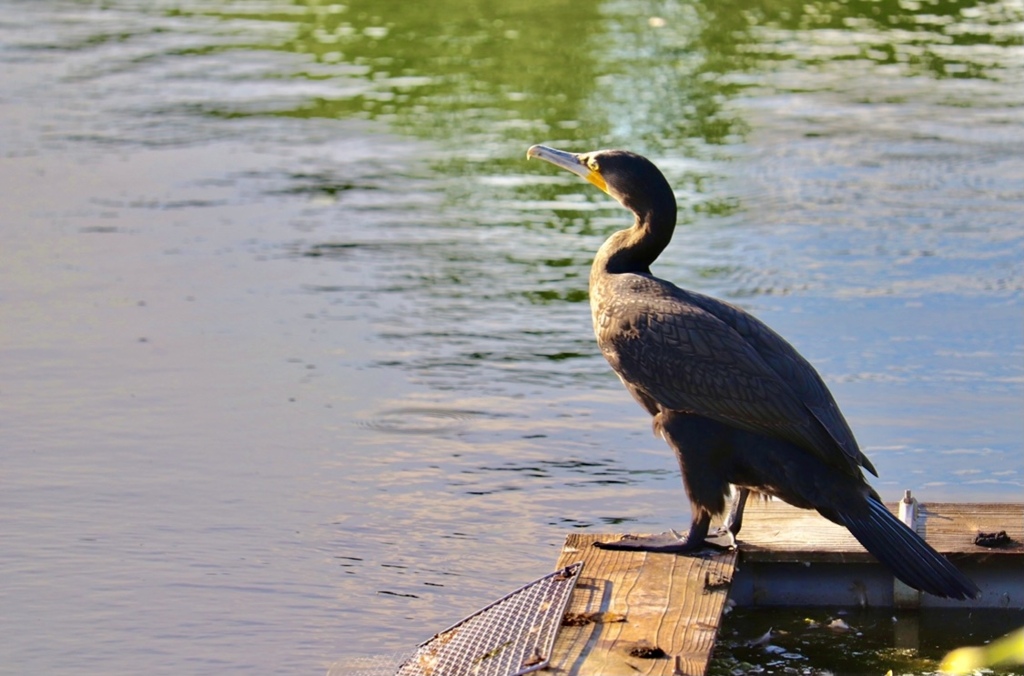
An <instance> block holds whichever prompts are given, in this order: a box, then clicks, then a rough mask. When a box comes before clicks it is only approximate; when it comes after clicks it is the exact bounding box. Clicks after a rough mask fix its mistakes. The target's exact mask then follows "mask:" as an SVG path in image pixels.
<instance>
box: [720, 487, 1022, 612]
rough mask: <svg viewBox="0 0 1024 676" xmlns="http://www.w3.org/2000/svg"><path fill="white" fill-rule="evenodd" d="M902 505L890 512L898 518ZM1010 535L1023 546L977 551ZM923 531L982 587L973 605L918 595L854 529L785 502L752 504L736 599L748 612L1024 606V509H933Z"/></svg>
mask: <svg viewBox="0 0 1024 676" xmlns="http://www.w3.org/2000/svg"><path fill="white" fill-rule="evenodd" d="M897 507H898V504H893V505H889V508H890V509H891V510H892V511H893V513H897V511H898V510H897ZM999 531H1005V532H1006V534H1007V535H1008V536H1009V537H1010V538H1011V539H1012V540H1013V541H1015V542H1016V544H1014V545H1011V546H1008V547H1001V548H995V549H990V548H986V547H980V546H978V545H976V544H974V539H975V537H976V536H977V534H978V533H979V532H983V533H992V532H996V533H998V532H999ZM917 532H918V533H919V534H920V535H921V536H922V537H924V538H925V539H926V540H927V541H928V543H929V544H931V545H932V546H933V547H935V549H936V550H938V551H939V552H941V553H942V554H945V555H947V556H948V557H949V558H950V560H951V561H953V563H954V564H956V566H957V567H958V568H960V570H961V571H963V572H964V574H966V575H967V576H968V577H970V578H971V579H972V580H974V582H975V583H977V584H978V586H979V587H981V591H982V595H981V597H980V598H978V599H975V600H971V601H955V600H951V599H941V598H938V597H935V596H931V595H928V594H916V593H915V592H913V591H911V590H910V589H909V588H907V587H906V586H905V585H903V584H902V583H900V582H898V581H896V580H894V578H893V576H892V574H891V573H890V572H889V571H888V570H887V569H886V568H885V567H883V566H881V565H880V564H878V562H877V561H875V559H874V557H873V556H871V555H870V554H869V553H868V552H867V551H865V550H864V548H863V547H861V545H860V543H858V542H857V541H856V540H855V539H854V538H853V536H852V535H850V534H849V532H847V531H846V529H844V528H842V527H840V526H837V525H835V524H833V523H831V522H829V521H827V520H825V519H824V518H822V517H821V516H819V515H818V514H817V513H816V512H813V511H809V510H802V509H796V508H795V507H790V506H789V505H787V504H785V503H782V502H778V501H772V502H762V503H760V504H751V505H750V506H749V507H748V508H747V512H746V515H745V517H744V520H743V530H742V531H741V532H740V537H739V547H740V559H741V564H740V566H739V569H738V570H739V572H738V574H737V575H736V576H735V580H734V584H733V586H732V590H731V594H730V596H731V598H732V599H733V600H734V601H736V602H737V603H738V604H740V605H868V606H874V607H888V606H894V605H898V606H901V607H913V606H918V605H920V606H922V607H956V608H1022V607H1024V575H1022V574H1021V572H1020V571H1022V570H1024V546H1022V545H1021V542H1022V541H1024V505H1022V504H987V503H981V504H978V503H973V504H964V503H929V504H924V505H920V506H919V510H918V518H917Z"/></svg>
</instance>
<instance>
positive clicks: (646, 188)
mask: <svg viewBox="0 0 1024 676" xmlns="http://www.w3.org/2000/svg"><path fill="white" fill-rule="evenodd" d="M526 156H527V158H531V157H537V158H540V159H542V160H545V161H547V162H550V163H551V164H554V165H555V166H558V167H561V168H563V169H567V170H569V171H571V172H573V173H574V174H577V175H578V176H581V177H583V178H585V179H586V180H588V181H590V182H591V183H593V184H594V185H596V186H597V187H598V188H600V189H601V190H603V191H604V192H606V193H608V194H609V195H611V196H612V197H614V198H615V199H616V200H618V201H619V203H621V204H622V205H623V206H624V207H626V208H627V209H629V210H630V211H632V212H633V214H634V215H635V216H636V219H635V221H634V223H633V226H632V227H630V228H627V229H625V230H620V231H618V232H616V233H614V234H613V235H612V236H611V237H609V238H608V240H607V241H606V242H605V243H604V245H603V246H601V248H600V250H599V251H598V252H597V256H596V257H595V258H594V263H593V265H592V267H591V269H590V308H591V312H592V315H593V320H594V333H595V334H596V336H597V343H598V345H599V346H600V348H601V352H602V353H603V354H604V356H605V358H606V359H607V360H608V363H609V364H611V367H612V369H613V370H614V371H615V373H616V374H618V376H619V378H620V379H621V380H622V382H623V384H624V385H625V386H626V389H627V390H629V392H630V394H632V395H633V397H634V398H635V399H636V400H637V401H638V402H640V405H641V406H643V407H644V408H645V409H646V410H647V411H648V412H649V413H650V414H651V415H652V416H653V417H654V431H655V433H656V434H657V435H660V436H661V437H662V438H664V439H665V441H666V442H668V444H669V446H671V447H672V450H674V451H675V454H676V457H677V459H678V460H679V467H680V470H681V471H682V475H683V484H684V486H685V488H686V492H687V494H688V496H689V499H690V504H691V509H692V514H693V520H692V522H691V525H690V532H689V534H688V535H687V536H686V538H685V539H681V538H671V541H669V542H667V543H664V542H662V543H659V542H657V541H647V540H645V539H643V538H630V537H627V538H624V539H623V540H620V541H619V542H613V543H604V545H603V546H604V547H606V548H613V549H630V550H642V551H661V552H675V553H686V552H694V551H696V550H699V549H700V548H702V547H703V546H704V545H705V541H706V538H707V537H708V529H709V526H710V524H711V517H712V516H715V515H718V514H721V513H723V512H724V511H725V506H726V498H727V496H728V495H729V493H730V492H731V489H730V484H731V485H733V486H736V487H737V489H738V491H737V496H736V498H735V500H734V502H733V508H732V510H731V512H730V515H729V518H728V519H727V522H726V523H727V529H728V531H729V534H731V535H730V539H732V537H731V536H734V535H736V534H737V533H738V532H739V530H740V526H741V524H742V517H743V507H744V505H745V502H746V498H747V496H748V494H749V492H750V491H756V492H758V493H762V494H766V495H772V496H775V497H778V498H780V499H782V500H784V501H786V502H788V503H789V504H791V505H794V506H796V507H802V508H804V509H816V510H817V511H818V512H819V513H820V514H821V515H822V516H824V517H825V518H826V519H828V520H830V521H833V522H835V523H837V524H840V525H842V526H845V527H846V528H848V529H849V530H850V532H851V533H853V535H854V537H856V538H857V540H858V541H860V543H861V544H862V545H863V546H864V547H865V549H867V550H868V551H869V552H871V553H872V554H873V555H874V556H875V557H876V558H878V559H879V560H880V561H881V562H882V563H884V564H885V565H886V566H888V567H889V568H890V569H891V570H892V572H893V573H894V574H895V575H896V577H898V578H899V579H901V580H903V581H904V582H905V583H907V584H908V585H910V586H911V587H914V588H916V589H920V590H922V591H925V592H928V593H929V594H934V595H936V596H942V597H947V598H954V599H965V598H975V597H977V595H978V594H980V590H979V589H978V587H977V586H976V585H975V584H974V583H973V582H971V580H969V579H968V578H967V577H966V576H964V575H963V574H962V573H961V572H960V571H958V570H957V569H956V568H955V567H954V566H953V565H952V564H950V563H949V562H948V561H947V560H946V559H945V558H943V557H942V555H940V554H939V553H938V552H936V551H935V550H934V549H932V548H931V547H930V546H929V545H928V544H927V543H925V541H924V540H923V539H921V538H920V537H919V536H918V535H917V533H915V532H914V531H913V530H911V529H910V528H908V527H907V526H905V525H904V524H903V522H901V521H900V520H899V519H897V518H896V517H895V516H893V515H892V514H891V513H890V512H889V510H888V509H886V508H885V506H884V505H883V504H882V501H881V499H880V498H879V497H878V494H877V493H876V492H875V491H874V490H873V489H872V488H871V487H870V486H869V485H868V484H867V482H866V481H865V480H864V475H863V473H862V472H861V468H864V469H867V470H868V471H869V472H871V473H872V474H874V475H875V476H877V475H878V472H877V471H875V468H874V467H873V466H872V465H871V461H870V460H868V459H867V457H865V456H864V454H863V453H862V452H861V451H860V448H859V447H858V446H857V441H856V440H855V439H854V437H853V432H852V431H850V426H849V425H848V424H847V423H846V420H845V419H844V418H843V414H842V413H840V411H839V407H838V406H837V405H836V402H835V400H834V399H833V398H832V394H831V393H830V392H829V391H828V388H827V387H826V386H825V383H824V382H823V381H822V379H821V376H819V375H818V373H817V371H815V370H814V367H812V366H811V365H810V363H808V361H807V360H806V359H804V358H803V357H802V356H800V354H799V353H798V352H797V351H796V350H795V349H794V348H793V346H792V345H790V344H789V343H787V342H786V341H785V340H784V339H783V338H782V337H781V336H780V335H779V334H777V333H775V332H774V331H772V330H771V329H770V328H769V327H768V326H767V325H765V324H764V323H763V322H761V321H759V320H758V319H756V318H755V317H753V316H752V315H750V314H748V313H747V312H745V311H743V310H741V309H740V308H738V307H735V306H733V305H730V304H728V303H726V302H723V301H720V300H716V299H715V298H711V297H709V296H704V295H701V294H699V293H694V292H693V291H687V290H686V289H681V288H679V287H677V286H675V285H674V284H672V283H670V282H667V281H665V280H662V279H658V278H657V277H655V276H654V275H652V274H651V269H650V266H651V263H653V262H654V261H655V259H657V257H658V255H659V254H661V252H662V251H663V250H664V249H665V247H666V246H668V243H669V241H670V240H671V239H672V233H673V231H674V230H675V225H676V200H675V196H674V195H673V193H672V189H671V187H670V186H669V184H668V181H666V180H665V177H664V176H663V175H662V173H661V171H659V170H658V168H657V167H655V166H654V164H652V163H651V162H650V161H649V160H648V159H646V158H644V157H641V156H640V155H636V154H634V153H631V152H628V151H625V150H599V151H596V152H590V153H583V154H575V153H568V152H565V151H561V150H556V149H554V148H548V147H546V146H539V145H535V146H533V147H531V148H530V149H529V150H528V151H527V154H526Z"/></svg>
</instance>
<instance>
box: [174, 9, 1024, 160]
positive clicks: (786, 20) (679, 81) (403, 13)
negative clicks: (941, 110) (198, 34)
mask: <svg viewBox="0 0 1024 676" xmlns="http://www.w3.org/2000/svg"><path fill="white" fill-rule="evenodd" d="M234 7H235V6H233V5H228V6H227V7H225V8H223V9H221V10H215V9H214V10H210V9H203V10H201V12H200V13H202V14H206V15H214V16H218V17H220V18H222V19H224V20H246V21H253V20H257V21H267V22H275V23H280V24H286V25H290V26H292V27H293V30H292V31H291V32H290V35H289V36H288V37H286V38H284V39H282V40H281V41H280V42H279V43H276V44H271V45H267V44H261V45H247V44H233V45H227V46H224V45H221V46H217V47H212V48H210V47H207V48H205V49H218V50H224V49H228V50H230V49H253V48H258V49H272V50H280V51H286V52H292V53H295V54H301V55H305V56H308V57H310V61H309V63H308V66H307V67H306V68H304V69H299V70H297V71H296V72H294V73H292V74H291V77H295V78H307V79H311V80H332V79H335V80H338V83H339V91H338V95H337V96H316V97H310V98H308V99H307V100H304V101H302V102H301V103H300V104H299V105H295V106H292V107H283V108H279V109H275V110H272V111H267V110H255V111H254V110H245V109H223V108H221V109H214V110H209V111H208V112H210V113H211V114H219V115H228V116H242V115H251V114H271V115H284V116H293V117H301V118H311V117H324V118H332V119H341V118H369V119H376V120H384V121H387V122H389V123H391V124H393V125H394V127H395V128H396V129H399V130H401V131H403V132H406V133H412V134H416V135H422V136H426V137H429V138H433V139H439V138H459V139H464V140H471V141H472V142H473V144H474V145H476V146H483V145H486V144H487V143H488V142H498V143H500V142H501V141H507V140H513V139H514V140H516V141H517V142H520V141H521V140H522V139H524V138H529V139H533V138H547V139H560V140H563V141H567V142H581V143H584V144H585V145H588V146H595V147H596V146H598V145H602V144H608V143H610V142H615V143H620V144H621V143H629V144H631V147H634V148H637V149H638V150H640V151H644V152H652V151H658V150H664V149H666V148H676V149H689V150H690V151H691V152H694V148H693V144H694V143H698V144H709V145H720V144H727V143H731V142H735V141H737V140H741V139H742V135H743V134H744V132H745V130H746V128H747V127H746V123H745V122H744V120H743V119H742V118H741V117H740V116H739V115H738V114H737V113H735V112H733V111H730V109H729V106H728V105H727V103H728V101H729V99H730V98H732V97H735V96H737V95H738V94H740V93H741V92H742V91H743V90H744V89H745V88H747V87H749V86H752V80H751V79H750V78H749V77H744V76H743V74H744V73H747V74H751V73H754V74H756V73H758V72H766V71H767V72H770V71H772V70H774V69H776V68H778V65H779V63H781V62H786V63H789V64H793V63H796V64H798V65H800V67H803V68H812V69H813V68H817V67H821V66H823V65H826V64H831V65H833V66H834V65H836V64H839V65H842V64H843V63H847V62H851V61H858V62H864V63H867V64H870V65H872V66H878V67H896V68H897V70H898V73H899V74H900V75H902V76H922V75H924V76H930V77H934V78H950V77H953V78H986V79H999V78H1000V77H1001V76H1002V74H1003V72H1004V71H1005V69H1006V68H1007V67H1009V66H1010V65H1011V64H1007V63H1004V59H1003V58H1002V57H1000V56H999V55H998V54H995V53H993V52H992V51H991V50H985V49H976V48H977V47H978V46H986V47H990V48H1007V47H1018V46H1020V45H1021V44H1022V43H1024V36H1022V34H1021V33H1020V31H1019V30H1016V29H1014V28H1013V26H1014V25H1015V23H1016V22H1019V21H1020V20H1021V14H1022V10H1021V9H1020V8H1019V7H1015V6H1014V5H1012V4H1005V3H979V2H975V1H971V0H961V1H949V2H947V1H943V2H925V1H918V0H864V1H855V0H848V1H846V2H838V1H835V0H828V1H819V2H805V1H804V0H789V1H786V2H767V1H756V0H743V1H738V2H737V1H732V2H728V1H727V2H719V1H715V2H711V1H710V0H709V1H706V2H684V3H661V2H606V3H603V4H602V3H578V2H569V1H568V0H562V1H560V2H548V1H542V0H518V1H517V0H511V1H509V2H504V3H497V4H495V3H487V2H480V1H478V2H469V3H466V2H461V1H456V0H436V1H434V2H430V3H408V2H398V1H396V0H353V1H352V2H347V3H344V4H337V3H324V2H319V1H317V0H304V1H297V2H295V3H294V4H293V5H277V6H272V7H273V9H270V10H266V11H244V12H243V11H238V10H237V9H234ZM175 13H178V14H183V13H185V11H184V10H181V9H179V10H175Z"/></svg>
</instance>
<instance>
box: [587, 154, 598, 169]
mask: <svg viewBox="0 0 1024 676" xmlns="http://www.w3.org/2000/svg"><path fill="white" fill-rule="evenodd" d="M587 168H588V169H590V170H591V171H593V172H595V173H599V172H600V171H601V167H600V166H599V165H598V164H597V160H595V159H594V158H593V157H588V158H587Z"/></svg>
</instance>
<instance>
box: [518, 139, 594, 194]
mask: <svg viewBox="0 0 1024 676" xmlns="http://www.w3.org/2000/svg"><path fill="white" fill-rule="evenodd" d="M531 157H537V158H540V159H542V160H544V161H545V162H550V163H551V164H553V165H555V166H556V167H561V168H562V169H567V170H569V171H571V172H572V173H574V174H576V175H577V176H579V177H581V178H585V179H586V180H588V181H590V182H591V183H593V184H594V185H596V186H597V187H598V188H600V189H601V191H602V192H605V193H608V184H607V183H606V182H605V180H604V177H603V176H601V172H600V171H599V170H598V168H597V164H595V163H592V162H588V161H587V160H588V158H587V156H586V155H577V154H576V153H567V152H565V151H564V150H557V149H555V148H549V147H547V146H530V149H529V150H527V151H526V159H530V158H531ZM608 194H609V195H610V194H611V193H608Z"/></svg>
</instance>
